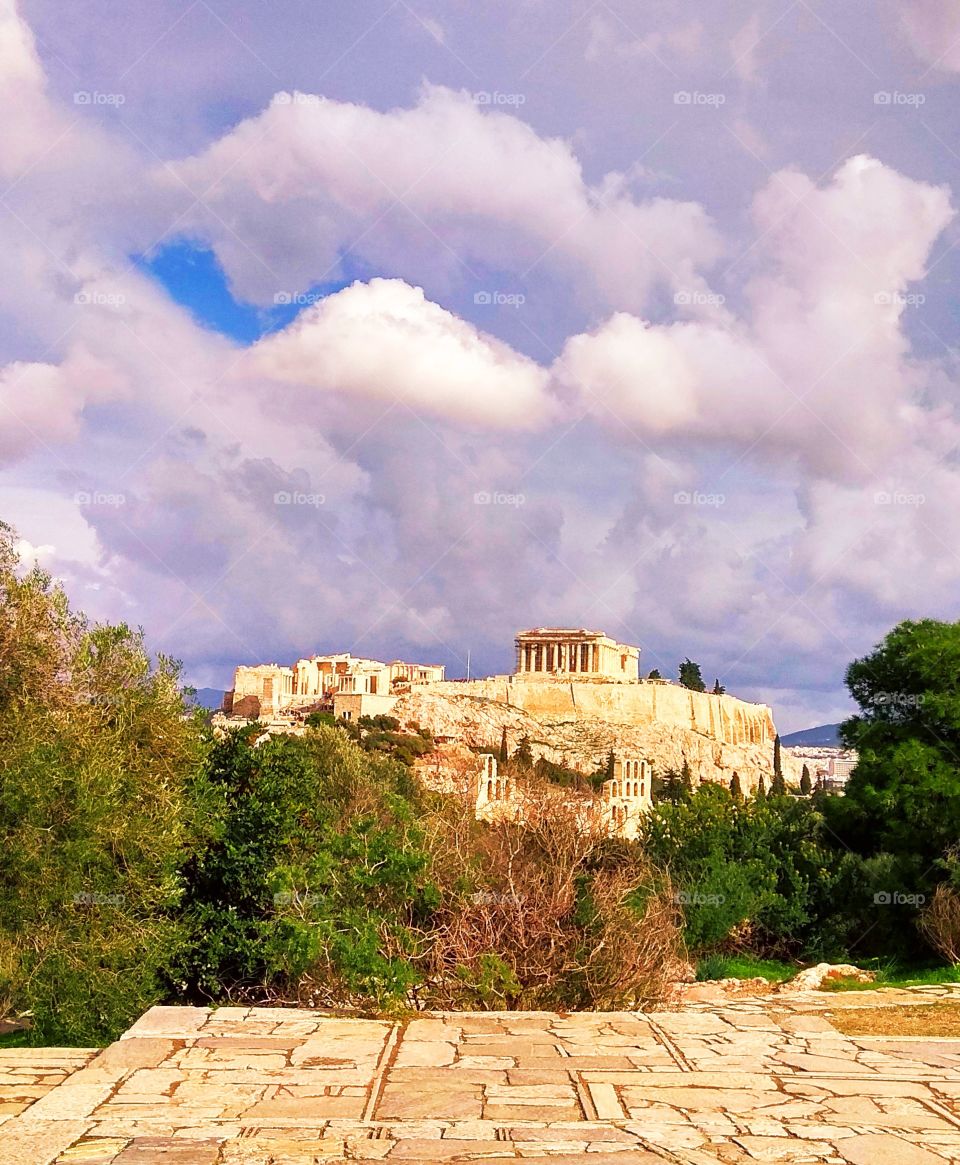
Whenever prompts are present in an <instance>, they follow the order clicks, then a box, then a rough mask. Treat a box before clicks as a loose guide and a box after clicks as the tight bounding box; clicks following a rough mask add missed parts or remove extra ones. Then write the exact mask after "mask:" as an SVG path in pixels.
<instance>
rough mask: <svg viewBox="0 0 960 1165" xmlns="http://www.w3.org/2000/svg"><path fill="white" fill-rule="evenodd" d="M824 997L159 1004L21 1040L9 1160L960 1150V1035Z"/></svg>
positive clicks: (5, 1122) (806, 1155)
mask: <svg viewBox="0 0 960 1165" xmlns="http://www.w3.org/2000/svg"><path fill="white" fill-rule="evenodd" d="M858 994H859V993H858ZM882 994H883V993H881V992H876V993H871V995H876V996H881V995H882ZM902 994H903V993H902V992H900V993H893V994H892V997H893V998H894V999H896V1000H897V1001H898V1002H899V1001H900V997H901V996H902ZM940 997H947V995H946V993H944V994H942V995H931V994H926V995H925V996H924V1002H925V1003H929V1002H930V1001H931V999H934V1000H935V999H936V998H940ZM954 997H955V996H954ZM863 1002H864V999H863V996H862V995H860V996H859V998H858V1000H857V1003H858V1005H859V1006H863ZM816 1004H817V1001H814V1000H811V999H809V998H807V997H805V996H804V997H802V998H791V999H790V1000H789V1001H784V999H783V998H780V997H776V996H772V997H744V998H740V999H737V1000H735V1001H720V1002H717V1001H714V1002H711V1001H709V1000H707V999H704V998H696V997H695V998H694V1000H693V1002H691V1003H690V1004H688V1005H684V1006H683V1008H682V1009H681V1010H676V1011H667V1012H659V1013H656V1014H651V1015H641V1014H636V1015H635V1014H632V1013H626V1012H616V1013H578V1014H572V1015H557V1014H553V1013H530V1012H527V1013H516V1012H509V1013H507V1012H505V1013H482V1014H476V1013H471V1014H461V1013H451V1012H444V1013H435V1014H428V1015H423V1016H418V1017H415V1018H413V1019H411V1020H409V1021H407V1022H405V1023H393V1022H387V1021H383V1020H366V1019H359V1018H354V1017H344V1016H324V1015H323V1014H322V1013H321V1012H318V1011H308V1010H302V1011H301V1010H297V1009H286V1008H218V1009H209V1008H170V1007H160V1008H153V1009H151V1010H150V1011H149V1012H147V1013H146V1014H145V1015H144V1016H143V1017H142V1018H141V1019H140V1020H139V1021H138V1022H137V1023H136V1024H135V1025H134V1026H133V1027H132V1028H131V1029H130V1031H128V1032H127V1033H125V1035H124V1036H123V1037H122V1038H121V1040H119V1041H118V1042H117V1043H116V1044H113V1045H112V1046H111V1047H109V1048H106V1049H104V1050H102V1051H99V1052H97V1051H94V1050H87V1051H83V1050H80V1051H77V1050H73V1049H70V1050H64V1053H68V1054H59V1055H58V1052H57V1050H55V1049H54V1050H41V1052H40V1054H34V1052H33V1050H32V1049H6V1050H4V1053H3V1054H2V1055H0V1165H5V1163H6V1162H7V1161H9V1162H11V1165H12V1162H14V1161H16V1162H17V1165H32V1163H33V1162H37V1163H38V1165H70V1163H71V1162H73V1163H74V1165H80V1163H83V1162H86V1163H87V1165H131V1163H134V1165H161V1163H164V1165H181V1163H183V1165H186V1163H188V1162H189V1163H190V1165H194V1163H196V1165H305V1163H307V1162H313V1163H314V1165H316V1163H318V1162H337V1163H340V1162H342V1163H344V1165H346V1163H347V1162H351V1163H353V1165H358V1163H362V1162H365V1161H366V1162H370V1163H372V1162H374V1161H379V1162H384V1161H386V1162H390V1161H403V1162H414V1161H424V1162H426V1161H444V1162H454V1163H455V1162H461V1161H463V1162H466V1161H470V1162H472V1163H473V1165H478V1163H482V1162H484V1161H488V1162H491V1163H492V1162H494V1161H496V1162H499V1163H502V1162H503V1161H504V1160H516V1161H524V1162H531V1161H543V1162H547V1161H549V1162H551V1165H563V1162H565V1161H581V1162H582V1161H584V1160H588V1161H589V1160H596V1159H597V1158H599V1159H600V1160H609V1161H611V1163H613V1162H616V1163H617V1165H630V1163H631V1162H638V1163H643V1165H654V1163H656V1162H665V1161H666V1162H671V1163H672V1165H717V1163H718V1162H719V1163H723V1165H747V1163H749V1162H756V1161H783V1162H792V1163H798V1162H803V1163H805V1165H860V1163H861V1162H863V1163H869V1165H885V1163H886V1162H896V1165H901V1163H902V1165H936V1163H940V1165H943V1163H951V1165H960V1069H958V1063H960V1043H958V1042H957V1041H943V1040H930V1039H926V1040H924V1039H912V1040H897V1039H894V1038H891V1037H888V1036H885V1037H883V1038H882V1039H873V1038H859V1037H857V1038H850V1037H847V1036H844V1035H842V1034H840V1033H839V1032H837V1031H836V1030H835V1029H834V1028H833V1027H832V1025H831V1024H830V1023H829V1016H828V1014H825V1013H828V1012H832V1011H834V1010H836V1008H837V1003H836V999H835V997H827V998H824V997H821V998H820V1000H819V1003H818V1005H816ZM5 1089H6V1092H5V1091H4V1090H5ZM5 1103H7V1104H9V1105H10V1106H11V1107H10V1111H9V1112H5V1111H4V1104H5Z"/></svg>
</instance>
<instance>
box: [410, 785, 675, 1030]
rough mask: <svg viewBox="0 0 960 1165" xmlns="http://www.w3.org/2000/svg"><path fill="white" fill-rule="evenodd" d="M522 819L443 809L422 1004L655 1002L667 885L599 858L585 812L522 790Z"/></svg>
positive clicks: (436, 828) (670, 932)
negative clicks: (490, 820)
mask: <svg viewBox="0 0 960 1165" xmlns="http://www.w3.org/2000/svg"><path fill="white" fill-rule="evenodd" d="M527 792H528V796H527V798H526V800H525V802H524V807H523V813H522V820H520V821H517V822H509V821H503V822H499V823H496V824H492V825H479V824H478V823H477V822H476V821H474V820H473V813H472V808H471V807H470V806H469V805H467V804H464V803H463V802H462V801H460V800H459V799H451V800H450V801H448V802H447V803H446V804H445V805H444V806H443V808H442V809H441V810H440V811H439V812H438V815H437V817H436V819H435V820H434V822H433V830H432V832H431V843H430V844H431V849H432V850H433V853H434V855H435V876H436V877H437V879H438V882H439V883H440V885H441V886H443V887H444V890H445V893H446V896H447V897H446V901H445V902H444V904H443V905H442V906H441V908H440V910H439V911H438V913H437V916H436V918H435V924H434V927H433V928H432V929H431V935H430V941H429V944H428V953H427V955H426V963H427V967H426V973H427V979H428V983H429V987H428V990H427V992H426V994H427V996H428V997H429V998H421V1000H420V1003H421V1005H429V1006H446V1007H482V1008H520V1009H524V1010H527V1009H538V1008H559V1009H563V1008H596V1009H609V1008H622V1007H639V1006H646V1007H649V1006H654V1005H656V1004H657V1003H658V1002H659V1001H661V1000H662V999H664V998H665V996H666V994H667V992H668V989H669V983H670V981H671V979H672V978H673V976H674V973H675V970H676V966H677V963H678V960H679V956H680V954H681V946H682V944H681V938H680V918H679V914H678V909H677V907H676V904H675V903H674V901H673V896H672V895H671V893H670V887H669V885H668V884H667V882H666V879H665V878H664V877H662V876H660V875H658V874H657V873H656V871H654V870H652V869H651V868H650V867H649V866H648V865H647V864H646V863H645V862H644V860H643V859H642V857H641V856H640V855H639V854H638V853H637V852H636V851H631V852H629V856H626V857H625V856H624V852H623V849H622V847H621V852H620V854H619V857H618V858H617V859H613V858H611V857H610V854H609V850H610V846H609V843H608V841H607V839H606V836H605V832H604V830H603V829H602V828H601V824H600V822H599V820H598V818H597V816H596V814H595V813H594V812H592V811H591V809H590V808H589V803H586V802H578V801H577V800H576V799H575V798H572V797H571V796H570V794H569V792H568V791H562V790H559V789H557V787H556V786H551V785H547V784H542V785H534V784H532V783H531V784H530V785H528V786H527Z"/></svg>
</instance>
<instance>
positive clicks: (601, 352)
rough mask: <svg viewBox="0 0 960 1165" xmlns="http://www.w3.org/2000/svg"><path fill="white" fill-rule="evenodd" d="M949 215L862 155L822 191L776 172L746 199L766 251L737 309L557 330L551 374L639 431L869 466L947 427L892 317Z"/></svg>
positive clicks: (831, 469)
mask: <svg viewBox="0 0 960 1165" xmlns="http://www.w3.org/2000/svg"><path fill="white" fill-rule="evenodd" d="M951 217H952V210H951V207H950V203H949V197H948V194H947V192H946V191H945V190H943V189H940V188H937V187H933V186H929V185H926V184H924V183H921V182H916V181H914V180H912V179H909V178H906V177H904V176H903V175H901V174H899V173H897V172H896V171H895V170H892V169H890V168H889V167H887V166H884V165H882V164H881V163H880V162H877V161H876V160H874V159H870V158H864V157H859V158H853V159H850V160H849V161H848V162H846V163H844V164H843V165H842V166H841V167H840V168H839V170H838V171H837V173H836V174H835V175H834V176H833V178H832V179H831V180H830V181H829V182H828V183H827V184H825V185H824V186H823V187H816V186H815V185H814V184H813V183H812V182H811V181H810V180H809V179H808V178H806V177H805V176H804V175H801V174H798V173H796V172H793V171H785V172H781V173H780V174H776V175H774V176H773V178H772V179H771V181H770V182H769V183H768V185H767V186H766V187H765V188H764V189H763V190H762V191H761V192H760V194H759V195H758V196H757V199H756V201H755V204H754V219H755V223H756V229H757V235H758V242H759V248H760V249H761V254H762V256H763V258H764V259H765V263H763V264H762V265H761V272H762V273H758V274H757V275H755V276H754V278H753V279H752V280H751V281H750V282H749V283H748V284H747V287H746V295H747V299H748V302H749V307H750V311H749V314H748V315H747V317H746V318H745V319H744V320H742V321H740V322H736V321H734V320H733V319H732V318H729V317H728V318H724V314H725V313H722V312H718V313H716V316H715V320H709V319H708V320H704V321H699V322H688V323H674V324H659V325H654V324H650V323H647V322H645V321H642V320H639V319H637V318H635V317H632V316H629V315H626V314H622V313H621V314H618V315H615V316H613V317H612V318H611V319H610V320H609V321H608V322H607V323H606V324H604V325H602V326H601V327H600V328H599V329H598V330H597V331H596V332H594V333H593V334H591V335H585V336H576V337H573V338H571V339H570V340H569V341H568V342H567V345H566V347H565V349H564V352H563V355H562V359H561V360H560V361H559V363H558V365H557V368H556V375H557V378H558V380H559V381H560V383H561V384H562V385H563V386H565V388H566V389H567V390H568V391H570V390H571V389H572V390H573V391H574V392H577V391H579V392H580V394H581V396H582V399H583V401H584V403H585V404H586V405H587V407H588V408H590V409H591V410H592V411H593V412H594V413H595V414H596V415H597V416H598V417H600V418H601V419H605V418H606V419H608V420H609V421H610V423H611V425H613V426H616V425H617V424H618V423H621V424H626V425H628V426H632V427H634V428H635V429H636V431H637V433H638V435H639V436H640V437H641V439H650V438H651V437H653V436H657V435H660V436H666V435H669V436H672V437H675V438H682V439H688V440H694V441H696V442H700V443H704V444H708V445H709V444H714V443H718V442H722V443H725V444H726V445H727V446H728V447H729V448H730V449H732V450H734V451H736V450H747V451H749V452H750V453H751V455H752V456H761V457H762V456H767V457H775V456H782V455H783V453H788V454H793V455H795V456H797V457H798V458H800V459H801V460H802V461H803V462H805V463H806V464H807V465H808V466H809V467H810V468H811V469H812V470H813V471H814V472H816V473H820V474H827V475H833V476H838V477H839V478H841V479H842V478H844V477H847V476H851V475H852V476H855V477H860V478H862V477H864V476H867V477H868V478H869V477H870V476H871V475H875V474H877V473H878V472H879V471H880V469H881V467H882V466H883V465H885V464H886V463H887V461H888V459H889V458H890V457H891V456H893V455H894V453H895V451H896V450H898V449H901V448H902V447H904V446H909V445H910V444H911V442H913V441H915V440H925V439H933V438H934V436H935V434H936V433H938V432H940V431H942V423H943V418H942V417H940V416H935V415H934V414H931V413H929V412H925V411H923V410H921V409H920V407H919V405H918V398H919V396H920V394H921V391H922V389H923V386H924V376H923V373H922V370H920V369H919V368H918V367H917V365H916V364H915V363H914V362H912V361H910V360H909V358H908V354H909V342H908V340H907V338H906V335H905V332H904V328H903V314H904V312H905V311H906V310H908V308H907V303H908V301H907V298H906V297H907V295H908V294H909V290H908V289H909V287H910V285H911V284H912V283H913V282H914V281H917V280H919V279H921V278H922V276H923V274H924V265H925V262H926V259H927V256H928V255H929V252H930V248H931V247H932V245H933V243H934V241H935V239H936V237H937V235H938V234H939V233H940V232H941V231H942V230H943V229H944V227H945V226H946V225H947V223H948V222H949V221H950V218H951Z"/></svg>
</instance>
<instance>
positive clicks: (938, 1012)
mask: <svg viewBox="0 0 960 1165" xmlns="http://www.w3.org/2000/svg"><path fill="white" fill-rule="evenodd" d="M830 1022H831V1023H832V1024H833V1026H834V1027H835V1028H836V1029H837V1031H840V1032H843V1034H844V1035H846V1036H931V1037H937V1036H939V1037H941V1038H944V1037H947V1038H957V1037H960V1003H930V1004H927V1003H924V1004H919V1005H917V1006H914V1007H911V1006H909V1005H908V1006H906V1007H845V1008H844V1009H843V1010H842V1011H838V1012H837V1013H836V1014H835V1015H831V1016H830Z"/></svg>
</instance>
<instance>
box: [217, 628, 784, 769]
mask: <svg viewBox="0 0 960 1165" xmlns="http://www.w3.org/2000/svg"><path fill="white" fill-rule="evenodd" d="M515 648H516V665H515V670H514V672H513V674H512V675H498V676H490V677H488V678H485V679H477V680H446V679H445V678H444V672H443V668H442V667H440V666H438V665H430V664H409V663H403V662H401V661H394V662H393V663H390V664H383V663H379V662H378V661H376V660H369V659H358V658H356V657H353V656H351V655H349V654H345V653H344V654H339V655H332V656H314V657H311V658H309V659H302V660H300V661H299V662H298V663H296V664H295V665H294V666H292V667H285V666H282V665H278V664H268V665H260V666H258V667H253V668H251V667H240V668H238V669H237V673H236V678H235V683H234V690H233V691H231V692H228V693H227V696H226V698H225V701H224V710H225V712H226V713H227V714H228V715H234V716H237V715H240V716H245V717H248V718H252V717H256V716H259V717H261V718H262V719H266V720H270V719H271V718H274V719H276V718H279V719H281V720H282V719H298V718H300V717H302V715H303V714H304V713H306V712H307V711H309V710H312V709H313V708H317V707H327V708H329V709H330V710H331V711H332V712H333V713H334V715H335V716H338V717H343V718H345V719H357V718H358V717H360V716H364V715H377V714H383V713H388V714H390V715H393V716H396V717H397V718H398V719H399V720H400V722H401V724H408V723H409V724H414V723H415V724H418V725H420V726H421V727H422V728H425V729H429V730H430V731H431V732H432V733H433V734H434V736H436V737H438V738H440V739H441V740H443V739H446V740H448V741H455V742H457V743H459V744H462V745H465V746H467V747H469V748H474V749H478V748H479V749H483V748H491V747H494V748H495V747H497V746H498V745H499V743H500V740H501V737H502V734H503V732H504V730H505V731H506V734H507V739H508V744H509V747H510V748H515V747H516V744H517V743H518V742H519V740H520V739H522V738H523V737H524V736H526V737H527V738H528V739H529V741H530V744H531V747H532V750H533V753H534V756H543V757H545V758H546V759H547V760H551V761H554V762H556V763H558V764H563V765H566V766H567V767H569V768H573V769H578V770H580V771H582V772H585V773H586V772H590V771H592V770H593V769H595V768H596V766H597V765H598V764H599V763H600V762H601V761H602V759H603V758H604V757H605V756H606V755H607V754H608V753H609V751H610V750H611V749H613V750H614V751H617V752H622V753H625V754H628V755H635V756H640V757H643V758H644V759H645V760H647V761H648V762H649V763H650V764H651V765H652V767H653V769H654V771H655V772H665V771H667V770H669V769H679V768H680V767H681V766H682V765H683V762H684V760H686V761H687V762H688V763H689V765H690V768H691V770H692V771H693V774H694V778H695V779H696V778H697V777H699V778H700V779H702V780H715V781H724V782H727V781H729V780H730V778H731V776H732V774H733V773H734V772H738V773H739V775H740V779H741V782H742V784H743V786H744V788H750V787H752V786H753V785H755V784H756V783H757V781H758V780H759V778H760V776H761V775H762V776H764V777H765V778H766V779H767V781H768V782H769V779H770V777H771V775H772V768H773V741H774V737H775V735H776V729H775V727H774V724H773V716H772V714H771V711H770V709H769V707H767V706H766V705H765V704H752V703H748V702H746V701H744V700H739V699H737V698H736V697H734V696H728V695H714V694H712V693H709V692H695V691H691V690H690V689H688V688H685V687H682V686H680V685H679V684H676V683H672V682H670V681H667V680H642V679H640V678H639V674H638V667H639V656H640V649H639V648H637V647H633V646H630V645H628V644H623V643H618V642H617V641H616V640H614V639H611V638H609V637H608V636H607V635H605V634H604V633H603V632H602V631H590V630H587V629H586V628H551V627H538V628H534V629H532V630H529V631H523V632H520V633H519V634H518V635H517V636H516V639H515ZM791 763H792V762H791V761H790V759H789V758H788V757H784V765H785V769H788V768H789V766H790V765H791ZM785 775H786V776H787V778H788V779H792V778H794V777H795V776H799V774H793V773H792V771H788V772H786V774H785Z"/></svg>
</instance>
